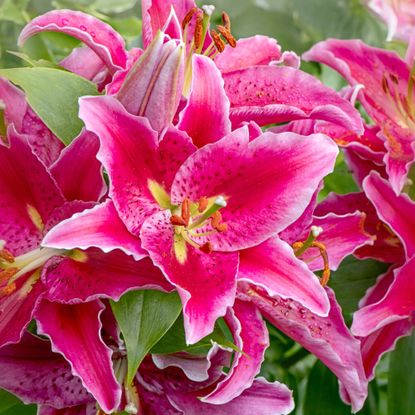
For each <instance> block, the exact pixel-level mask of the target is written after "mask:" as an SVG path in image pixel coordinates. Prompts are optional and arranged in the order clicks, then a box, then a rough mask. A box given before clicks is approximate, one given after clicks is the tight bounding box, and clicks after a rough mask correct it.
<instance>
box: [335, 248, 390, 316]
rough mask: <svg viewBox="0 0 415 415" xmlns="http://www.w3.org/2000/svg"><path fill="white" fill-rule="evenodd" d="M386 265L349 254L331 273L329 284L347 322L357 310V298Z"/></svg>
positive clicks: (361, 295) (372, 283)
mask: <svg viewBox="0 0 415 415" xmlns="http://www.w3.org/2000/svg"><path fill="white" fill-rule="evenodd" d="M387 267H388V266H387V265H386V264H383V263H380V262H377V261H374V260H372V259H365V260H360V259H357V258H355V257H354V256H352V255H351V256H349V257H347V258H345V259H344V261H343V262H342V263H341V265H340V267H339V268H338V270H337V271H335V272H333V273H332V275H331V278H330V282H329V285H330V287H331V288H333V290H334V291H335V293H336V298H337V301H338V302H339V303H340V305H341V307H342V310H343V316H344V318H345V320H346V322H347V323H350V322H351V320H352V314H353V313H354V312H355V311H356V310H357V308H358V303H359V300H360V299H361V298H362V297H363V296H364V295H365V293H366V290H367V289H368V288H369V287H371V286H372V285H374V283H375V281H376V278H377V277H378V276H379V275H380V274H383V273H384V272H385V271H386V270H387Z"/></svg>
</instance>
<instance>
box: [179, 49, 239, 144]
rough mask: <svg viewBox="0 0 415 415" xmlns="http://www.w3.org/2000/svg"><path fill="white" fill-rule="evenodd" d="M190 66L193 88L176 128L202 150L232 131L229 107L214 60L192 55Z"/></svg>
mask: <svg viewBox="0 0 415 415" xmlns="http://www.w3.org/2000/svg"><path fill="white" fill-rule="evenodd" d="M192 64H193V72H192V86H191V90H190V95H189V99H188V101H187V105H186V107H185V108H184V110H183V111H182V112H181V114H180V122H179V124H178V128H179V129H181V130H184V131H186V132H187V134H189V136H190V137H192V139H193V143H194V144H195V145H196V146H197V147H203V146H204V145H205V144H208V143H212V142H215V141H217V140H219V139H220V138H222V137H224V136H225V135H227V134H229V133H230V132H231V122H230V120H229V106H230V104H229V99H228V97H227V96H226V94H225V91H224V89H223V79H222V77H221V74H220V72H219V71H218V69H217V68H216V66H215V64H214V63H213V61H212V60H211V59H209V58H208V57H206V56H202V55H193V61H192Z"/></svg>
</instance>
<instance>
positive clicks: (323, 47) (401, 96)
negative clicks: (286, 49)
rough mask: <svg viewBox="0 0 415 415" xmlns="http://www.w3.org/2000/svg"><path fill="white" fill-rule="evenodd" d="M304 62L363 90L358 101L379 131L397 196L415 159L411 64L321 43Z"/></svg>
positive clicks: (363, 48)
mask: <svg viewBox="0 0 415 415" xmlns="http://www.w3.org/2000/svg"><path fill="white" fill-rule="evenodd" d="M304 58H305V59H307V60H315V61H318V62H321V63H325V64H327V65H329V66H331V67H332V68H334V69H335V70H337V71H338V72H339V73H340V74H341V75H343V76H344V77H345V78H346V80H347V81H348V82H349V83H350V84H351V85H353V86H355V85H358V84H362V85H363V86H364V88H363V89H361V90H360V92H359V100H360V101H361V102H362V104H363V106H364V108H365V109H366V111H367V112H368V114H369V115H370V116H371V117H372V119H373V120H374V121H375V122H376V124H377V125H378V126H379V127H380V132H379V133H378V136H379V138H381V139H382V140H383V141H384V144H385V147H386V149H387V153H386V155H385V157H384V160H383V161H384V164H385V165H386V172H387V174H388V176H389V181H390V183H391V185H392V188H393V189H394V191H395V192H396V194H399V193H400V192H401V191H402V189H403V187H404V186H405V184H406V177H407V174H408V171H409V168H410V166H411V165H412V164H413V161H414V157H415V156H414V132H415V124H414V120H415V109H414V102H413V92H414V91H413V89H414V85H413V81H412V79H411V76H412V75H410V72H411V68H410V66H411V65H412V63H407V62H405V61H404V60H402V59H401V58H400V57H399V56H398V55H397V54H396V53H394V52H391V51H386V50H383V49H376V48H373V47H370V46H368V45H365V44H364V43H362V42H361V41H358V40H335V39H332V40H328V41H324V42H321V43H318V44H317V45H315V46H314V47H313V48H312V49H311V50H310V51H308V52H306V53H305V54H304ZM408 62H409V61H408Z"/></svg>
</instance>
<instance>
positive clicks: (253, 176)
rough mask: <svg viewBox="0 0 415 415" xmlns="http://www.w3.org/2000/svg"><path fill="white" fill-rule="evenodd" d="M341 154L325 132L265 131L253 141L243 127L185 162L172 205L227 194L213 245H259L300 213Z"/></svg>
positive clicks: (211, 238)
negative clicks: (221, 226)
mask: <svg viewBox="0 0 415 415" xmlns="http://www.w3.org/2000/svg"><path fill="white" fill-rule="evenodd" d="M337 152H338V149H337V146H336V145H335V144H334V143H333V141H331V140H330V139H329V138H327V137H325V136H322V135H313V136H310V137H303V136H298V135H296V134H293V133H284V134H273V133H265V134H263V135H262V136H261V137H259V138H256V139H254V140H253V141H251V142H249V134H248V128H247V127H246V126H245V127H242V128H240V129H238V130H236V131H234V132H233V133H231V134H230V135H228V136H226V137H224V138H223V139H222V140H220V141H217V142H216V143H212V144H209V145H207V146H204V147H203V148H201V149H199V150H198V151H197V152H196V153H194V154H193V155H191V156H190V157H189V158H188V159H187V160H186V161H185V162H184V163H183V165H182V166H181V168H180V170H179V171H178V173H177V175H176V177H175V180H174V182H173V185H172V189H171V196H172V203H173V204H175V205H180V204H181V202H182V201H183V200H184V199H185V198H186V197H187V198H189V199H190V200H192V201H197V200H199V199H200V198H201V197H217V196H223V197H224V198H225V200H226V203H227V206H226V207H225V208H224V209H222V211H221V213H222V216H223V222H224V223H226V224H227V225H228V230H227V231H226V232H222V233H214V234H213V235H211V236H209V241H210V242H211V243H212V245H213V249H214V250H219V251H235V250H238V249H244V248H248V247H251V246H255V245H257V244H258V243H260V242H263V241H264V240H266V239H268V238H269V237H271V236H272V235H275V234H276V233H278V232H280V231H282V230H283V229H284V228H286V227H287V226H288V225H289V224H290V223H292V222H294V221H295V220H296V219H297V218H298V217H299V216H300V215H301V214H302V212H303V211H304V209H305V208H306V207H307V205H308V204H309V202H310V199H311V197H312V195H313V193H314V192H315V190H316V188H317V187H318V185H319V183H320V181H321V180H322V178H323V177H324V176H325V175H326V174H328V173H329V172H330V171H332V168H333V165H334V160H335V158H336V155H337ZM287 154H290V157H289V158H288V157H287ZM189 177H191V180H189ZM259 184H260V185H259ZM201 240H202V241H203V239H202V238H201Z"/></svg>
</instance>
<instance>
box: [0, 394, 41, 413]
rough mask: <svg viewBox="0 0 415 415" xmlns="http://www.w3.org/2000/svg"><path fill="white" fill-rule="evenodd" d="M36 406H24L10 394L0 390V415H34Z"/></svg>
mask: <svg viewBox="0 0 415 415" xmlns="http://www.w3.org/2000/svg"><path fill="white" fill-rule="evenodd" d="M36 412H37V411H36V405H25V404H24V403H22V402H21V401H20V400H19V399H17V398H16V397H15V396H14V395H12V394H11V393H9V392H7V391H5V390H3V389H0V415H35V414H36Z"/></svg>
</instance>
